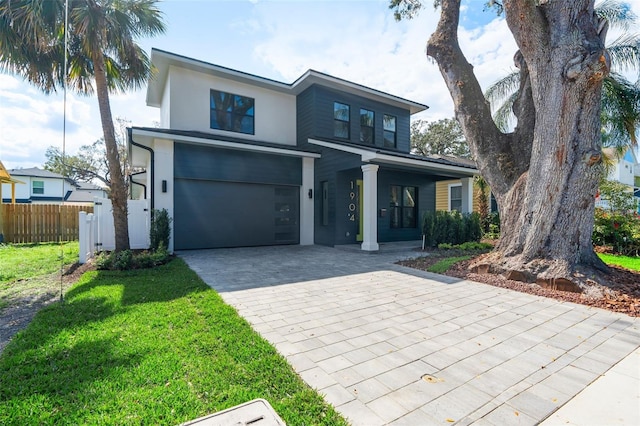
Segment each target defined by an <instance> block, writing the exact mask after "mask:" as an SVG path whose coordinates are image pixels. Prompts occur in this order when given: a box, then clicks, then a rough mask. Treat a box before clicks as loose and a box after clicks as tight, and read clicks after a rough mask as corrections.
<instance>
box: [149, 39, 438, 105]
mask: <svg viewBox="0 0 640 426" xmlns="http://www.w3.org/2000/svg"><path fill="white" fill-rule="evenodd" d="M151 61H152V63H153V65H154V67H155V69H156V74H155V76H154V77H152V78H151V79H150V80H149V85H148V87H147V105H149V106H153V107H160V103H161V102H162V94H163V92H164V88H165V83H166V80H167V75H168V73H169V68H170V67H171V66H176V67H180V68H184V69H188V70H192V71H197V72H201V73H204V74H208V75H212V76H215V77H220V78H225V79H229V80H233V81H236V82H239V83H244V84H249V85H252V86H257V87H262V88H264V89H269V90H273V91H276V92H281V93H286V94H290V95H298V94H300V93H302V92H303V91H304V90H306V89H307V88H308V87H310V86H312V85H313V84H317V85H320V86H326V87H331V88H334V89H338V90H341V91H343V92H347V93H351V94H354V95H358V96H363V97H366V98H369V99H374V100H377V101H379V102H384V103H386V104H389V105H394V106H396V107H398V108H402V109H408V110H409V111H410V113H411V114H415V113H417V112H420V111H424V110H426V109H427V108H429V107H428V106H426V105H423V104H421V103H418V102H414V101H410V100H408V99H404V98H401V97H399V96H395V95H392V94H389V93H385V92H382V91H380V90H376V89H372V88H370V87H367V86H363V85H361V84H358V83H354V82H352V81H348V80H344V79H341V78H338V77H334V76H332V75H329V74H325V73H322V72H319V71H315V70H311V69H310V70H308V71H307V72H305V73H304V74H303V75H302V76H300V77H299V78H298V79H297V80H296V81H294V82H293V83H291V84H287V83H283V82H280V81H276V80H272V79H269V78H265V77H260V76H257V75H254V74H249V73H246V72H242V71H238V70H234V69H231V68H227V67H223V66H220V65H215V64H211V63H208V62H204V61H200V60H197V59H192V58H188V57H186V56H182V55H178V54H175V53H171V52H166V51H164V50H159V49H155V48H154V49H151Z"/></svg>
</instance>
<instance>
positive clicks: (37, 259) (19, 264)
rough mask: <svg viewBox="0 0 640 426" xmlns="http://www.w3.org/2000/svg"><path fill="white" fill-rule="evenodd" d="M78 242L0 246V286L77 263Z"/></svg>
mask: <svg viewBox="0 0 640 426" xmlns="http://www.w3.org/2000/svg"><path fill="white" fill-rule="evenodd" d="M78 252H79V248H78V242H77V241H71V242H65V243H61V244H59V243H38V244H0V285H1V284H6V283H8V282H10V281H14V280H17V279H21V280H24V279H27V278H33V277H37V276H41V275H45V274H51V273H54V272H56V271H60V266H61V265H60V260H61V258H63V263H64V264H65V265H70V264H72V263H74V262H77V261H78Z"/></svg>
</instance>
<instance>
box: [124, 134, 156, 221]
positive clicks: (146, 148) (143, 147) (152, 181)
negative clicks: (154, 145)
mask: <svg viewBox="0 0 640 426" xmlns="http://www.w3.org/2000/svg"><path fill="white" fill-rule="evenodd" d="M127 137H128V139H129V146H137V147H138V148H142V149H145V150H147V151H149V154H150V156H151V170H150V175H151V214H152V215H153V210H154V204H155V198H156V197H155V187H156V185H155V181H154V180H153V174H154V173H153V170H154V168H155V164H154V158H153V157H154V152H153V149H151V148H149V147H148V146H144V145H142V144H139V143H137V142H134V140H133V129H132V128H131V127H129V128H127ZM131 152H132V150H131V149H129V158H131V157H132V155H131ZM146 192H147V191H146V188H145V193H146Z"/></svg>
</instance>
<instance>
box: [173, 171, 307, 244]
mask: <svg viewBox="0 0 640 426" xmlns="http://www.w3.org/2000/svg"><path fill="white" fill-rule="evenodd" d="M299 200H300V189H299V187H297V186H280V185H261V184H251V183H233V182H216V181H204V180H202V181H201V180H189V179H176V180H175V223H174V227H175V229H174V231H175V233H174V235H175V246H176V249H178V250H180V249H201V248H220V247H246V246H264V245H276V244H298V243H299V242H300V236H299V235H300V233H299V224H298V223H299Z"/></svg>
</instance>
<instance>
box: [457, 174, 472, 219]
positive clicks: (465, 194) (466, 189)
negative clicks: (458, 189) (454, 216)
mask: <svg viewBox="0 0 640 426" xmlns="http://www.w3.org/2000/svg"><path fill="white" fill-rule="evenodd" d="M460 180H461V181H462V213H471V212H473V178H472V177H470V178H462V179H460Z"/></svg>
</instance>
